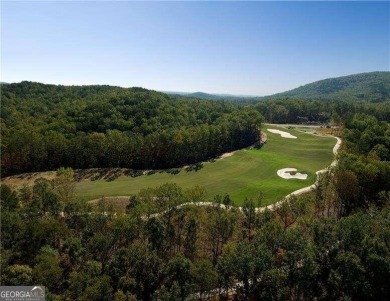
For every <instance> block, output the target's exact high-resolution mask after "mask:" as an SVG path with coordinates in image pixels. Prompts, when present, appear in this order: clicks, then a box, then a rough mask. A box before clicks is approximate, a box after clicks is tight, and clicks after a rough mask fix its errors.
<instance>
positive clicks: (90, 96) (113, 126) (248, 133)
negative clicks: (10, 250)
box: [1, 82, 261, 176]
mask: <svg viewBox="0 0 390 301" xmlns="http://www.w3.org/2000/svg"><path fill="white" fill-rule="evenodd" d="M1 101H2V110H1V137H2V145H1V151H2V157H1V167H2V176H5V175H8V174H15V173H20V172H29V171H41V170H53V169H56V168H58V167H61V166H69V167H73V168H91V167H128V168H135V169H156V168H170V167H176V166H180V165H184V164H191V163H195V162H198V161H201V160H205V159H208V158H212V157H215V156H218V155H219V154H221V153H223V152H227V151H231V150H234V149H237V148H242V147H245V146H248V145H250V144H253V143H254V142H256V141H257V140H258V138H259V131H258V129H259V126H260V121H261V118H260V114H259V113H258V112H257V111H256V110H253V109H250V108H243V107H239V106H237V105H235V104H232V103H227V102H223V101H207V100H188V99H180V98H173V97H171V96H168V95H167V94H164V93H160V92H156V91H150V90H146V89H143V88H120V87H112V86H57V85H45V84H41V83H34V82H21V83H16V84H7V85H1Z"/></svg>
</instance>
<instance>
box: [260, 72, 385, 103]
mask: <svg viewBox="0 0 390 301" xmlns="http://www.w3.org/2000/svg"><path fill="white" fill-rule="evenodd" d="M389 91H390V72H385V71H383V72H367V73H360V74H353V75H348V76H342V77H335V78H328V79H324V80H320V81H317V82H314V83H310V84H307V85H304V86H301V87H298V88H296V89H293V90H290V91H286V92H283V93H278V94H274V95H270V96H266V97H265V98H266V99H268V98H299V99H312V100H313V99H317V100H337V101H340V100H351V101H366V102H383V101H389V100H390V92H389Z"/></svg>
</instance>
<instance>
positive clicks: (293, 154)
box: [76, 126, 336, 205]
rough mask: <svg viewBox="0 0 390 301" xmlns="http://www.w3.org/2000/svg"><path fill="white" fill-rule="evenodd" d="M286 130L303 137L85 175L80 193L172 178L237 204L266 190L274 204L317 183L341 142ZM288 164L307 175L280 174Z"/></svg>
mask: <svg viewBox="0 0 390 301" xmlns="http://www.w3.org/2000/svg"><path fill="white" fill-rule="evenodd" d="M267 128H276V127H275V126H269V127H265V128H264V129H263V131H266V129H267ZM284 130H286V131H288V132H290V133H291V134H293V135H294V136H297V137H298V139H286V138H282V137H281V136H280V135H278V134H272V133H269V132H268V133H267V136H268V141H267V143H266V144H265V145H264V146H263V147H262V148H261V149H245V150H240V151H237V152H235V153H234V154H233V155H232V156H229V157H226V158H224V159H222V160H217V161H215V162H206V163H203V164H200V166H198V167H197V168H187V169H177V170H174V172H173V171H172V170H170V171H169V172H166V171H158V172H149V173H145V174H144V175H121V176H119V177H118V178H116V179H114V180H107V179H104V178H100V177H96V178H92V180H91V178H88V179H85V178H84V179H82V180H81V181H79V182H78V183H77V185H76V197H77V198H78V199H82V200H86V201H87V200H92V199H98V198H101V197H102V196H124V195H131V194H134V193H137V192H138V191H139V190H140V189H142V188H146V187H156V186H159V185H161V184H163V183H167V182H172V183H177V184H178V185H180V186H181V187H183V188H189V187H193V186H195V185H201V186H203V187H204V188H205V189H206V190H207V193H208V196H209V197H210V198H212V196H214V195H216V194H220V195H225V194H229V195H230V196H231V198H232V199H233V201H234V202H235V203H236V204H237V205H240V204H241V203H242V201H243V200H244V198H245V197H255V196H256V195H258V194H259V193H260V192H262V193H263V194H264V203H263V205H268V204H272V203H274V202H276V201H277V200H279V199H280V198H282V197H283V196H285V195H287V194H289V193H291V192H292V191H294V190H297V189H300V188H303V187H306V186H309V185H311V184H313V183H314V182H315V179H316V175H315V172H316V171H317V170H320V169H323V168H325V167H326V166H328V165H329V164H330V163H331V161H332V160H333V154H332V148H333V146H334V145H335V143H336V140H335V139H334V138H331V137H316V136H314V135H310V134H306V133H302V132H300V131H297V130H293V129H284ZM286 167H293V168H297V169H298V171H299V172H301V173H302V172H303V173H307V174H308V178H307V180H298V179H288V180H286V179H282V178H280V177H279V176H278V175H277V174H276V172H277V170H278V169H281V168H286Z"/></svg>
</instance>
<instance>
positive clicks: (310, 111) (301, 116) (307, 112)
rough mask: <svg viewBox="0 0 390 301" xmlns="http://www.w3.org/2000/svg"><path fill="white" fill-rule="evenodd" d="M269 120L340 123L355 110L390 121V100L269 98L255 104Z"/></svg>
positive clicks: (254, 106)
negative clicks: (375, 101) (374, 101)
mask: <svg viewBox="0 0 390 301" xmlns="http://www.w3.org/2000/svg"><path fill="white" fill-rule="evenodd" d="M253 108H255V109H256V110H258V111H259V112H260V113H261V114H262V116H264V119H265V120H266V121H267V122H271V123H316V124H327V123H331V124H333V125H339V124H341V123H342V120H344V119H348V118H351V117H352V116H353V115H354V114H355V113H365V114H369V115H372V116H374V117H375V118H377V119H378V120H390V101H386V102H381V103H369V102H365V101H348V100H341V101H335V100H332V101H320V100H302V99H296V98H288V99H268V100H263V101H261V102H258V103H256V104H254V105H253Z"/></svg>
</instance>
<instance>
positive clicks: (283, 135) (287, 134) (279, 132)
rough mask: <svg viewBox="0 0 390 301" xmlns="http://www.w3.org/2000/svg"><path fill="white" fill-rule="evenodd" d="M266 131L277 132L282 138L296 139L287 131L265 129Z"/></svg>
mask: <svg viewBox="0 0 390 301" xmlns="http://www.w3.org/2000/svg"><path fill="white" fill-rule="evenodd" d="M267 131H268V132H271V133H274V134H279V135H280V136H282V137H283V138H290V139H297V136H294V135H291V134H290V133H288V132H284V131H280V130H274V129H267Z"/></svg>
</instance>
